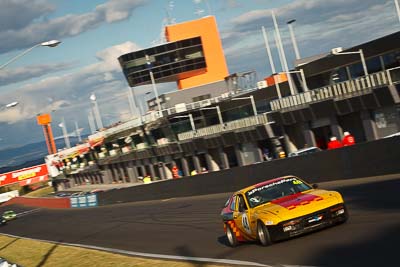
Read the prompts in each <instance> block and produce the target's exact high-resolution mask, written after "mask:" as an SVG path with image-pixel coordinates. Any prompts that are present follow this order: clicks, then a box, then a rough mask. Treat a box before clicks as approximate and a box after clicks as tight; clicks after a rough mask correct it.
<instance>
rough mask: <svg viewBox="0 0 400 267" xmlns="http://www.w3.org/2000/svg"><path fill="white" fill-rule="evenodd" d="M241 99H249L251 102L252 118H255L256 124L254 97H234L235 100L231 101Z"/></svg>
mask: <svg viewBox="0 0 400 267" xmlns="http://www.w3.org/2000/svg"><path fill="white" fill-rule="evenodd" d="M243 99H250V101H251V106H252V108H253V113H254V116H255V117H256V121H257V123H258V117H257V108H256V103H255V102H254V97H253V96H252V95H251V96H244V97H235V98H232V100H243Z"/></svg>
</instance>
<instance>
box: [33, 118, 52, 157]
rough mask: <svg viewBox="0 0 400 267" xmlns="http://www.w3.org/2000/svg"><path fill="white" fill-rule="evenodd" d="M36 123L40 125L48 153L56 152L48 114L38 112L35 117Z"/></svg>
mask: <svg viewBox="0 0 400 267" xmlns="http://www.w3.org/2000/svg"><path fill="white" fill-rule="evenodd" d="M36 119H37V123H38V125H42V127H43V133H44V138H45V140H46V145H47V151H48V152H49V155H51V154H55V153H57V148H56V144H55V143H54V137H53V132H52V130H51V125H50V123H51V116H50V114H40V115H38V116H37V117H36Z"/></svg>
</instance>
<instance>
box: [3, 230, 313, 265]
mask: <svg viewBox="0 0 400 267" xmlns="http://www.w3.org/2000/svg"><path fill="white" fill-rule="evenodd" d="M2 235H5V236H8V237H13V238H20V239H28V240H33V241H40V242H47V243H52V244H56V245H64V246H70V247H79V248H87V249H94V250H100V251H105V252H110V253H117V254H123V255H129V256H136V257H143V258H152V259H166V260H177V261H192V262H205V263H216V264H229V265H239V266H260V267H315V266H309V265H307V266H306V265H287V264H275V265H267V264H262V263H257V262H251V261H240V260H229V259H213V258H198V257H186V256H176V255H165V254H153V253H143V252H135V251H129V250H123V249H114V248H105V247H98V246H91V245H83V244H74V243H63V242H55V241H49V240H43V239H33V238H29V237H22V236H16V235H10V234H4V233H2Z"/></svg>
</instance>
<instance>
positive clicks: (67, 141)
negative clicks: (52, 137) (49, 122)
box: [58, 118, 71, 148]
mask: <svg viewBox="0 0 400 267" xmlns="http://www.w3.org/2000/svg"><path fill="white" fill-rule="evenodd" d="M58 126H59V127H61V129H62V132H63V136H64V141H65V146H66V147H67V148H71V143H70V142H69V138H68V132H67V127H66V125H65V120H64V118H62V122H61V123H60V124H58Z"/></svg>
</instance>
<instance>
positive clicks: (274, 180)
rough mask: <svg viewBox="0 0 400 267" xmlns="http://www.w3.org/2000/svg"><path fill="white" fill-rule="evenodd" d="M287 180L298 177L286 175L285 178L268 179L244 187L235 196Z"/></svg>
mask: <svg viewBox="0 0 400 267" xmlns="http://www.w3.org/2000/svg"><path fill="white" fill-rule="evenodd" d="M287 178H298V177H296V176H294V175H287V176H282V177H278V178H273V179H269V180H267V181H264V182H261V183H258V184H254V185H251V186H248V187H245V188H243V189H241V190H239V191H237V192H235V194H239V193H241V194H244V193H246V192H247V191H249V190H251V189H254V188H257V187H261V186H264V185H267V184H271V183H274V182H278V181H280V180H283V179H287Z"/></svg>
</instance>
